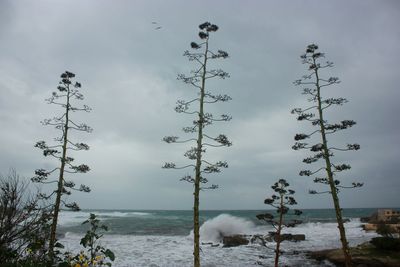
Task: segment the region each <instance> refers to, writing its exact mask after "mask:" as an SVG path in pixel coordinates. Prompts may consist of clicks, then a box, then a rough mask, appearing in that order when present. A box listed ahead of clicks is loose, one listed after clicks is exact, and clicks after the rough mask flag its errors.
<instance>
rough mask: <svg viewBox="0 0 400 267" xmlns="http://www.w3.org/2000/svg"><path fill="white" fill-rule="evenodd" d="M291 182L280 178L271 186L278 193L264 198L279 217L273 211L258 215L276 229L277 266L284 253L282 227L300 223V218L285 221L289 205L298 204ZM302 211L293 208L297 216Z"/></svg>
mask: <svg viewBox="0 0 400 267" xmlns="http://www.w3.org/2000/svg"><path fill="white" fill-rule="evenodd" d="M288 186H289V183H288V182H286V180H285V179H279V181H278V182H276V183H275V184H274V185H273V186H271V188H272V189H273V190H274V191H275V193H276V194H273V195H272V196H271V197H270V198H266V199H265V200H264V204H267V205H270V206H272V207H274V208H275V209H276V213H277V214H278V218H275V216H274V215H273V214H271V213H264V214H258V215H257V216H256V217H257V219H259V220H262V221H265V222H267V223H269V224H271V225H272V226H273V227H274V229H275V233H274V239H275V241H276V248H275V267H277V266H278V263H279V255H280V254H281V253H282V251H281V249H280V244H281V242H282V238H281V237H282V229H283V228H284V227H295V226H296V225H297V224H300V223H301V221H300V220H296V219H294V220H291V221H285V220H284V219H285V218H284V217H285V216H287V215H289V214H290V208H289V206H292V205H296V204H297V202H296V200H295V199H294V197H293V196H292V195H293V194H294V193H295V191H294V190H291V189H289V188H288ZM301 214H302V212H301V211H300V210H293V214H292V215H295V216H300V215H301Z"/></svg>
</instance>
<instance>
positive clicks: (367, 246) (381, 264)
mask: <svg viewBox="0 0 400 267" xmlns="http://www.w3.org/2000/svg"><path fill="white" fill-rule="evenodd" d="M350 253H351V256H352V263H353V266H363V267H398V266H400V251H387V250H382V249H378V248H376V247H375V246H374V245H372V244H371V243H370V242H365V243H362V244H359V245H358V246H356V247H350ZM307 256H308V257H309V258H311V259H315V260H317V261H318V262H323V261H329V262H331V263H333V264H334V265H336V266H344V264H345V261H344V255H343V251H342V249H341V248H333V249H324V250H316V251H310V252H308V253H307Z"/></svg>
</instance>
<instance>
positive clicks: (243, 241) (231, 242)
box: [222, 235, 249, 248]
mask: <svg viewBox="0 0 400 267" xmlns="http://www.w3.org/2000/svg"><path fill="white" fill-rule="evenodd" d="M222 242H223V244H224V246H223V247H224V248H229V247H237V246H242V245H247V244H249V240H248V239H247V238H246V236H243V235H232V236H224V238H223V240H222Z"/></svg>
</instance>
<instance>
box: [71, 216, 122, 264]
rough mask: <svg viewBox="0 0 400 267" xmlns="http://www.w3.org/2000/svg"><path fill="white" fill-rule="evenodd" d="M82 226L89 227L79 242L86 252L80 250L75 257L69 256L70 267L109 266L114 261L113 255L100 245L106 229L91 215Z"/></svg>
mask: <svg viewBox="0 0 400 267" xmlns="http://www.w3.org/2000/svg"><path fill="white" fill-rule="evenodd" d="M82 224H84V225H85V224H89V227H90V229H89V230H88V231H87V232H86V234H85V236H84V237H83V238H82V239H81V242H80V244H81V245H82V246H83V247H84V248H85V250H86V251H84V250H82V251H81V252H80V253H79V254H78V255H76V256H73V257H71V256H69V262H70V264H71V266H79V267H85V266H87V267H92V266H111V265H112V264H111V262H112V261H114V260H115V255H114V253H113V252H112V251H111V250H109V249H106V248H105V247H103V246H102V245H101V243H100V239H101V238H102V237H103V235H104V233H105V232H107V231H108V227H107V226H106V225H104V224H101V223H100V220H99V219H97V217H96V215H95V214H93V213H91V214H90V216H89V219H88V220H86V221H84V222H83V223H82Z"/></svg>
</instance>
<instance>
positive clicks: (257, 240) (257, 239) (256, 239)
mask: <svg viewBox="0 0 400 267" xmlns="http://www.w3.org/2000/svg"><path fill="white" fill-rule="evenodd" d="M271 241H272V240H271ZM250 243H251V244H258V245H262V246H266V245H267V243H266V238H265V237H264V236H263V235H253V236H252V237H251V238H250Z"/></svg>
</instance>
